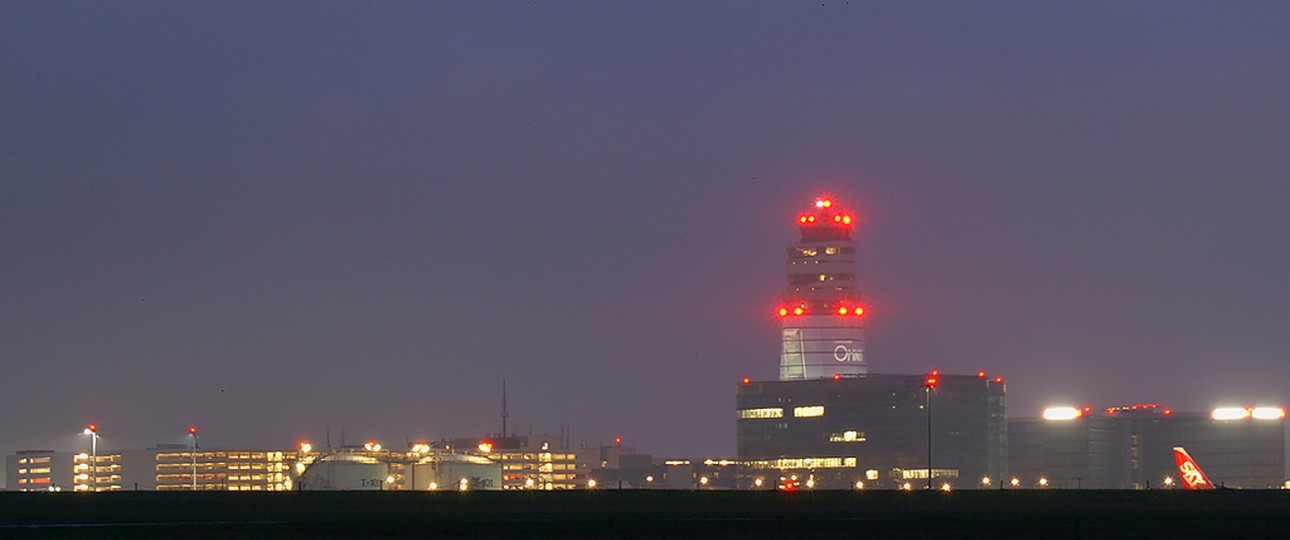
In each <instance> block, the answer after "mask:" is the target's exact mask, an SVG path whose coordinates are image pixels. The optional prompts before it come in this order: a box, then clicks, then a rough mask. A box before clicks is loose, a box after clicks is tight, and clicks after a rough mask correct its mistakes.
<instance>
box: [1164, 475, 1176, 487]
mask: <svg viewBox="0 0 1290 540" xmlns="http://www.w3.org/2000/svg"><path fill="white" fill-rule="evenodd" d="M1165 485H1166V486H1172V485H1174V478H1173V477H1172V476H1166V477H1165Z"/></svg>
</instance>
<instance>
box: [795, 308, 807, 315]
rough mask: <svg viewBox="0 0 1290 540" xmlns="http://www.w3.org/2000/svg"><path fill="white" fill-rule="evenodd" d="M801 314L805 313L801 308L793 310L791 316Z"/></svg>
mask: <svg viewBox="0 0 1290 540" xmlns="http://www.w3.org/2000/svg"><path fill="white" fill-rule="evenodd" d="M803 313H806V310H805V309H802V306H798V307H795V308H793V315H801V314H803Z"/></svg>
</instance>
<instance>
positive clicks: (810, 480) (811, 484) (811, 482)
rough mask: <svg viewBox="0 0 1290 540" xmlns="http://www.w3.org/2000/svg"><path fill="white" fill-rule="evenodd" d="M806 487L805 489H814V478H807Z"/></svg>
mask: <svg viewBox="0 0 1290 540" xmlns="http://www.w3.org/2000/svg"><path fill="white" fill-rule="evenodd" d="M806 487H807V488H815V479H814V478H808V479H806Z"/></svg>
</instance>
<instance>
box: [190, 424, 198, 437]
mask: <svg viewBox="0 0 1290 540" xmlns="http://www.w3.org/2000/svg"><path fill="white" fill-rule="evenodd" d="M188 434H189V435H196V434H197V426H188Z"/></svg>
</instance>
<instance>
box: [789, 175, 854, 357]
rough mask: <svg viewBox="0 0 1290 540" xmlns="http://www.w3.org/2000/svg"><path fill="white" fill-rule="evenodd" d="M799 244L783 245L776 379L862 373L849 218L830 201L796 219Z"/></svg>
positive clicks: (824, 199) (819, 201)
mask: <svg viewBox="0 0 1290 540" xmlns="http://www.w3.org/2000/svg"><path fill="white" fill-rule="evenodd" d="M797 223H798V228H799V229H800V230H801V233H802V239H801V241H799V242H794V243H791V244H789V245H788V268H787V270H788V272H787V274H788V288H787V289H786V290H785V294H784V299H783V302H782V303H781V304H780V306H779V308H778V310H777V314H778V315H779V318H780V323H781V327H782V330H783V334H782V339H783V341H782V350H781V354H780V380H795V379H820V378H827V377H855V376H859V375H863V374H865V373H867V372H868V368H867V367H866V365H865V361H864V336H863V330H862V323H863V315H864V308H863V307H862V305H861V301H860V294H859V292H857V290H856V270H855V263H856V246H855V242H853V241H852V240H851V229H852V227H853V224H854V223H855V217H854V216H853V215H852V214H851V213H850V212H849V211H847V210H846V209H845V208H843V207H842V205H840V204H837V203H835V201H833V199H832V198H829V197H821V198H819V199H816V201H815V204H814V207H813V208H811V209H810V210H808V211H807V212H804V213H802V214H800V215H798V217H797Z"/></svg>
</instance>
